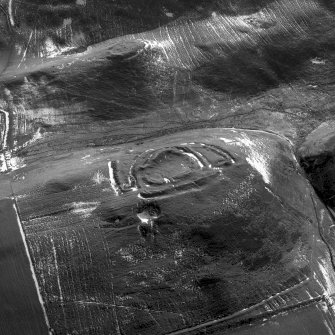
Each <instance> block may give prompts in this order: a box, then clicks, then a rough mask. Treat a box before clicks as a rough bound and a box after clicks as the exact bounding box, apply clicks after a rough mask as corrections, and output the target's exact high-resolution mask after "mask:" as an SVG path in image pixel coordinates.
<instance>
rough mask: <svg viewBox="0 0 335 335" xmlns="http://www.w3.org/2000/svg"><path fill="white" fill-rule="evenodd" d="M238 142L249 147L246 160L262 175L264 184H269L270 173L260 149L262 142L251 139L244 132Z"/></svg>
mask: <svg viewBox="0 0 335 335" xmlns="http://www.w3.org/2000/svg"><path fill="white" fill-rule="evenodd" d="M240 142H241V143H243V144H244V145H245V146H246V147H247V148H248V149H249V156H248V157H247V159H246V160H247V162H248V163H249V164H250V165H251V166H252V167H253V168H254V169H256V170H257V171H258V172H259V173H260V174H261V175H262V177H263V180H264V182H265V183H266V184H270V183H271V173H270V169H269V164H268V161H267V158H266V157H265V153H264V152H262V150H261V149H262V143H258V141H254V142H253V141H251V140H250V138H249V137H248V136H247V135H246V134H243V137H242V138H240Z"/></svg>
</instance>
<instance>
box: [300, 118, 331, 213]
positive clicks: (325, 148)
mask: <svg viewBox="0 0 335 335" xmlns="http://www.w3.org/2000/svg"><path fill="white" fill-rule="evenodd" d="M299 157H300V162H301V165H302V167H303V168H304V169H305V171H306V173H307V175H308V178H309V180H310V182H311V183H312V185H313V186H314V188H315V190H316V191H317V192H318V194H319V196H320V197H321V198H322V199H323V200H324V201H325V203H326V204H327V205H329V206H331V207H334V206H335V121H327V122H324V123H322V124H321V125H320V126H319V127H318V128H317V129H315V130H314V131H313V132H312V133H310V134H309V135H308V136H307V137H306V139H305V142H304V143H303V144H302V146H301V147H300V149H299Z"/></svg>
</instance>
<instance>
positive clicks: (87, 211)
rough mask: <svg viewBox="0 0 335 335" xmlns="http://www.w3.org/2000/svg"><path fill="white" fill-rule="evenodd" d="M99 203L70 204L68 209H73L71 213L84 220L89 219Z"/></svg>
mask: <svg viewBox="0 0 335 335" xmlns="http://www.w3.org/2000/svg"><path fill="white" fill-rule="evenodd" d="M98 205H99V202H93V201H91V202H72V203H71V204H70V207H71V208H73V210H72V211H73V213H75V214H78V215H80V216H82V217H84V218H87V217H89V216H90V215H91V214H92V212H93V211H94V210H95V209H96V208H97V207H98Z"/></svg>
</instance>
